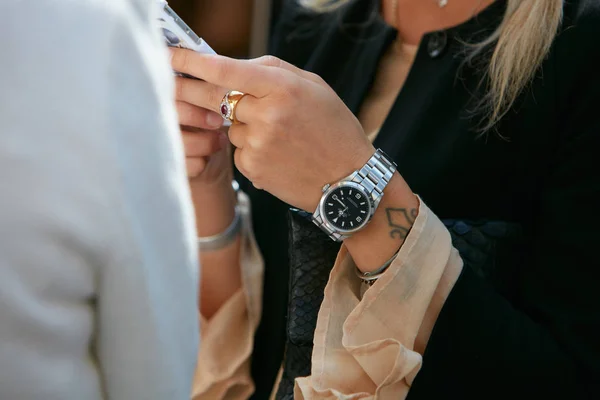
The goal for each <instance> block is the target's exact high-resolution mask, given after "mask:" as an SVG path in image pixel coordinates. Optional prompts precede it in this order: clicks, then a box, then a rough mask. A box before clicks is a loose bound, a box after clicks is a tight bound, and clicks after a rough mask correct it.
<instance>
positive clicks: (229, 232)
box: [198, 206, 242, 250]
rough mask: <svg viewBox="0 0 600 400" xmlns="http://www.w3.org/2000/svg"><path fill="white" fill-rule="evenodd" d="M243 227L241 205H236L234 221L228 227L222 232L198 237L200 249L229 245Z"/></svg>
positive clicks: (215, 248) (213, 248)
mask: <svg viewBox="0 0 600 400" xmlns="http://www.w3.org/2000/svg"><path fill="white" fill-rule="evenodd" d="M241 228H242V215H241V213H240V209H239V207H237V206H236V207H235V215H234V217H233V221H232V222H231V224H229V226H228V227H227V229H225V230H224V231H223V232H221V233H217V234H216V235H212V236H205V237H199V238H198V249H199V250H219V249H222V248H223V247H225V246H227V245H228V244H230V243H231V242H233V240H234V239H235V238H236V237H237V235H238V233H239V232H240V230H241Z"/></svg>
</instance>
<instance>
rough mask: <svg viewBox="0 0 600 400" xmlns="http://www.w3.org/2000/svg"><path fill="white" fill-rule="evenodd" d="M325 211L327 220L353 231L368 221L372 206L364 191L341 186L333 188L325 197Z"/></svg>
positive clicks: (338, 227) (342, 228)
mask: <svg viewBox="0 0 600 400" xmlns="http://www.w3.org/2000/svg"><path fill="white" fill-rule="evenodd" d="M323 211H324V214H325V215H324V217H325V218H326V219H327V221H328V222H329V223H331V224H332V225H333V226H335V227H336V228H337V229H339V230H342V231H353V230H355V229H359V228H361V227H362V226H363V225H364V224H365V223H366V222H367V220H368V219H369V212H370V211H371V206H370V204H369V199H368V198H367V197H366V194H365V193H364V192H362V191H360V190H358V189H356V188H352V187H348V186H341V187H338V188H335V189H334V190H332V191H331V192H330V193H329V195H328V196H327V197H326V198H325V202H324V204H323Z"/></svg>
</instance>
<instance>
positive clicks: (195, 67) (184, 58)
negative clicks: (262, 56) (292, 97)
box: [171, 48, 281, 97]
mask: <svg viewBox="0 0 600 400" xmlns="http://www.w3.org/2000/svg"><path fill="white" fill-rule="evenodd" d="M171 54H172V55H173V57H172V58H171V65H172V67H173V69H174V70H175V71H177V72H182V73H185V74H189V75H192V76H194V77H196V78H198V79H201V80H204V81H206V82H209V83H212V84H215V85H219V86H222V87H227V88H231V89H235V90H239V91H241V92H244V93H248V94H251V95H253V96H256V97H264V96H266V95H267V94H269V93H271V92H272V91H273V89H274V88H276V87H277V86H278V85H279V84H280V80H281V77H280V74H279V73H278V71H279V70H278V69H274V68H268V67H266V66H264V65H260V64H259V63H252V62H248V61H246V60H234V59H232V58H228V57H223V56H218V55H207V54H200V53H196V52H194V51H190V50H184V49H175V48H172V49H171Z"/></svg>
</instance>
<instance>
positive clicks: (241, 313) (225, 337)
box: [192, 193, 264, 400]
mask: <svg viewBox="0 0 600 400" xmlns="http://www.w3.org/2000/svg"><path fill="white" fill-rule="evenodd" d="M238 204H239V205H240V207H241V212H242V217H243V232H242V235H243V242H242V249H241V252H240V265H241V268H242V287H241V288H240V290H239V291H238V292H237V293H235V294H234V295H233V296H232V297H231V298H230V299H229V300H228V301H227V302H226V303H225V304H224V305H223V306H221V308H220V309H219V311H218V312H217V313H216V314H215V315H214V316H213V317H212V318H211V319H210V320H209V321H207V320H206V319H205V318H203V317H202V315H200V316H199V318H200V321H201V336H202V340H201V345H200V349H199V352H198V364H197V367H196V374H195V378H194V384H193V387H192V399H193V400H220V399H227V400H245V399H247V398H248V397H250V395H251V394H252V392H253V391H254V384H253V382H252V378H251V376H250V358H251V353H252V347H253V344H254V333H255V331H256V327H257V326H258V322H259V320H260V315H261V305H262V300H261V299H262V282H263V271H264V263H263V259H262V256H261V254H260V251H259V249H258V246H257V244H256V241H255V239H254V235H253V233H252V232H253V230H252V225H251V213H250V200H249V199H248V197H247V196H246V195H245V194H243V193H240V194H239V196H238Z"/></svg>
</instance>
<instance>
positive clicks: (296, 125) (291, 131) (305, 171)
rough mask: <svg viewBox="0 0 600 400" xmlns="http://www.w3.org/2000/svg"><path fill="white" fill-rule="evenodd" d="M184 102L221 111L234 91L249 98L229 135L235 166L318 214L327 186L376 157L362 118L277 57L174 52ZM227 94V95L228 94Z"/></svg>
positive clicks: (321, 83) (238, 110)
mask: <svg viewBox="0 0 600 400" xmlns="http://www.w3.org/2000/svg"><path fill="white" fill-rule="evenodd" d="M172 54H173V58H172V64H173V69H174V70H176V71H179V72H183V73H186V74H189V75H192V76H195V77H197V78H199V79H202V81H200V80H191V79H178V81H177V98H178V100H180V101H183V102H185V103H187V104H191V105H193V106H195V107H197V110H201V109H205V110H211V111H214V112H218V111H219V106H220V103H221V100H222V98H223V96H224V95H225V94H226V93H227V91H228V90H229V89H235V90H239V91H241V92H244V93H246V94H247V95H246V96H245V97H244V98H242V99H241V100H240V101H239V103H238V106H237V108H236V118H237V120H238V121H239V122H240V123H238V124H234V125H233V126H232V127H231V128H230V129H229V139H230V140H231V143H232V144H233V145H234V146H235V147H236V148H237V150H236V151H235V155H234V159H235V163H236V166H237V167H238V169H239V170H240V172H241V173H243V174H244V175H245V176H246V177H247V178H248V179H250V180H251V181H252V182H253V183H254V184H255V186H257V187H260V188H263V189H265V190H267V191H269V192H270V193H272V194H273V195H275V196H277V197H278V198H280V199H281V200H283V201H285V202H287V203H289V204H291V205H293V206H296V207H299V208H302V209H304V210H307V211H310V212H312V211H314V210H315V209H316V207H317V204H318V202H319V199H320V197H321V189H322V187H323V186H324V185H325V184H328V183H333V182H336V181H338V180H340V179H341V178H344V177H345V176H347V175H349V174H350V173H352V172H353V171H354V170H356V169H358V168H360V167H362V166H363V165H364V163H365V162H366V161H367V160H368V159H369V158H370V157H371V155H372V154H373V153H374V152H375V149H374V148H373V146H372V145H371V143H370V142H369V140H368V139H367V137H366V135H365V134H364V132H363V129H362V127H361V126H360V124H359V122H358V120H357V119H356V118H355V117H354V115H353V114H352V113H351V112H350V110H348V108H347V107H346V106H345V105H344V103H343V102H342V100H340V99H339V97H338V96H337V95H336V94H335V92H334V91H333V90H332V89H331V88H330V87H329V86H327V84H325V82H324V81H323V80H322V79H321V78H319V77H318V76H316V75H314V74H311V73H309V72H306V71H302V70H300V69H298V68H296V67H294V66H292V65H290V64H287V63H285V62H283V61H280V60H278V59H276V58H273V57H263V58H261V59H257V60H250V61H245V60H244V61H242V60H233V59H229V58H226V57H221V56H207V55H201V54H197V53H194V52H191V51H187V50H180V49H173V50H172ZM226 88H228V89H226Z"/></svg>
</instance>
